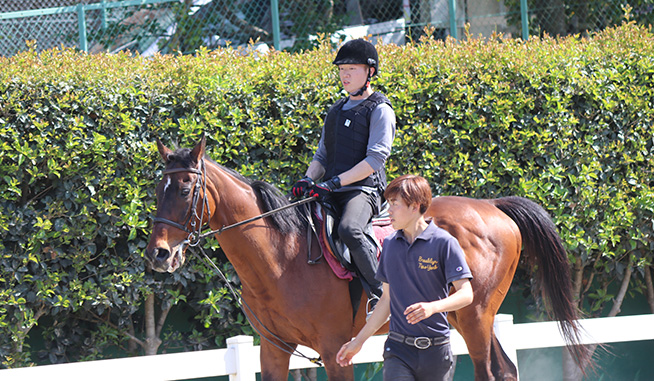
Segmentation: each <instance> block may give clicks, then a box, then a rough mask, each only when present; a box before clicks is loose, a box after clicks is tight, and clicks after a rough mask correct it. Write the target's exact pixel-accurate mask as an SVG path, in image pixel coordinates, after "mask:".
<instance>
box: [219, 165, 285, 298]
mask: <svg viewBox="0 0 654 381" xmlns="http://www.w3.org/2000/svg"><path fill="white" fill-rule="evenodd" d="M207 193H208V194H209V200H210V201H209V203H210V207H211V211H212V215H211V220H210V222H209V224H210V226H211V229H214V230H215V229H219V228H222V227H224V226H229V225H232V224H235V223H238V222H241V221H244V220H247V219H248V218H252V217H256V216H259V215H261V214H262V213H263V212H264V211H262V210H261V208H260V207H259V205H258V202H257V196H256V194H255V192H254V190H253V189H252V188H251V187H250V185H249V184H247V183H245V182H243V181H242V180H240V179H238V178H237V177H235V176H233V175H232V174H230V173H228V172H226V171H225V170H223V169H222V168H220V167H219V166H217V165H215V164H213V163H208V165H207ZM216 238H217V239H218V242H219V243H220V246H221V248H222V249H223V251H224V252H225V255H226V256H227V258H228V259H229V261H230V262H231V263H232V265H233V266H234V269H235V270H236V272H237V273H238V275H239V278H240V279H241V281H242V282H243V283H244V284H247V283H250V284H253V287H254V286H256V285H255V284H259V283H261V282H263V283H264V284H265V283H266V282H265V279H266V278H269V277H279V276H281V274H282V273H283V269H284V268H285V267H286V264H287V262H288V260H289V258H288V257H287V256H286V255H285V252H284V250H283V249H280V248H279V247H280V246H284V245H281V244H280V243H279V242H280V241H281V240H280V239H279V233H278V232H277V230H276V228H275V227H274V226H272V225H271V224H270V223H269V222H268V221H267V220H266V219H265V218H264V219H259V220H256V221H253V222H249V223H247V224H244V225H241V226H237V227H234V228H231V229H228V230H225V231H223V232H222V233H220V234H218V235H216ZM287 252H288V251H287Z"/></svg>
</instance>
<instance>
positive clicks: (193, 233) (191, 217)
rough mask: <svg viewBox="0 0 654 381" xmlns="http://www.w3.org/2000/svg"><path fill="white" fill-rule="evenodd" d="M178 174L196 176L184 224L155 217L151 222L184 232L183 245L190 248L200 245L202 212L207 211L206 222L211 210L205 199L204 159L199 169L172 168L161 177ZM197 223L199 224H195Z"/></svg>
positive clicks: (205, 175) (205, 176)
mask: <svg viewBox="0 0 654 381" xmlns="http://www.w3.org/2000/svg"><path fill="white" fill-rule="evenodd" d="M180 172H190V173H195V174H196V175H198V176H197V177H196V179H195V186H194V187H193V199H192V201H191V205H189V209H188V211H187V212H186V215H187V218H186V221H185V222H184V224H180V223H179V222H175V221H172V220H169V219H167V218H162V217H155V218H153V219H152V221H153V222H154V223H155V224H156V223H164V224H166V225H170V226H173V227H175V228H177V229H180V230H182V231H185V232H186V233H188V237H187V238H186V241H185V242H184V243H186V244H188V245H190V246H196V245H197V244H198V243H200V239H202V237H203V235H202V221H203V220H204V211H205V209H206V211H207V221H209V220H210V219H211V210H210V209H209V200H208V198H207V174H206V171H205V170H204V159H203V160H200V165H199V168H172V169H166V170H164V171H163V175H164V176H166V175H170V174H173V173H180ZM200 188H202V195H203V196H202V207H201V209H200V214H199V215H198V208H197V206H198V201H199V199H200ZM197 221H199V223H197ZM189 223H190V225H191V228H190V229H189V228H188V227H187V226H188V225H189Z"/></svg>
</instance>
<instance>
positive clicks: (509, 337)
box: [493, 314, 520, 381]
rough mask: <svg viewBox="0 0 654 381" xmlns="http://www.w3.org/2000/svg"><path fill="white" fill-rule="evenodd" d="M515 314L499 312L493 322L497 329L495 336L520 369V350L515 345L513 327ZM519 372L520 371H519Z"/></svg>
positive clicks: (494, 327)
mask: <svg viewBox="0 0 654 381" xmlns="http://www.w3.org/2000/svg"><path fill="white" fill-rule="evenodd" d="M513 328H514V327H513V315H509V314H497V315H495V321H494V322H493V331H495V337H497V340H498V341H499V342H500V344H501V345H502V349H504V353H506V355H507V356H509V358H510V359H511V361H512V362H513V365H515V369H516V370H517V371H519V369H518V352H517V350H516V346H515V339H514V329H513ZM518 373H519V372H518ZM518 381H520V376H519V375H518Z"/></svg>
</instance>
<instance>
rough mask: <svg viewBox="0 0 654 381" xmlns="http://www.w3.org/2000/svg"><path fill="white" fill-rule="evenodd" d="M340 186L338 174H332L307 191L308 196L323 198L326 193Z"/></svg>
mask: <svg viewBox="0 0 654 381" xmlns="http://www.w3.org/2000/svg"><path fill="white" fill-rule="evenodd" d="M340 187H341V179H340V178H339V177H338V176H334V177H332V178H331V179H329V180H327V181H323V182H322V183H320V184H316V185H315V186H314V187H313V188H311V190H310V191H309V197H317V198H318V199H319V200H322V199H324V198H325V197H326V196H327V195H328V194H330V193H332V192H333V191H335V190H336V189H338V188H340Z"/></svg>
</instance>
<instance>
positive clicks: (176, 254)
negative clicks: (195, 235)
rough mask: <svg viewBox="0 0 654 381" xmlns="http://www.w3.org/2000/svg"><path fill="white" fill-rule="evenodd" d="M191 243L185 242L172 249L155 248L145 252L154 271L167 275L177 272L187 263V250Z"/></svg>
mask: <svg viewBox="0 0 654 381" xmlns="http://www.w3.org/2000/svg"><path fill="white" fill-rule="evenodd" d="M188 243H189V241H183V242H182V243H180V244H179V245H177V246H175V247H173V248H172V249H170V250H169V249H167V248H163V247H155V248H153V249H147V250H146V251H145V259H146V260H147V262H148V263H149V265H150V268H152V270H154V271H157V272H160V273H165V272H169V273H172V272H175V271H176V270H177V269H178V268H180V267H182V265H183V264H184V262H185V261H186V248H187V247H188Z"/></svg>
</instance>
